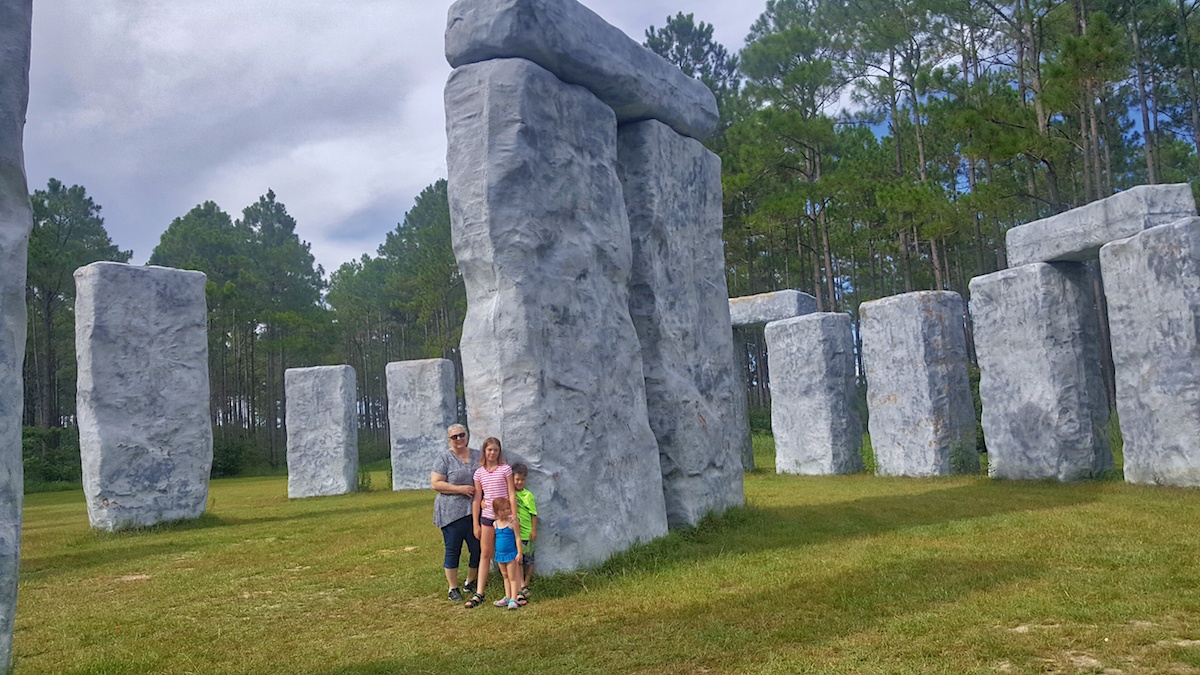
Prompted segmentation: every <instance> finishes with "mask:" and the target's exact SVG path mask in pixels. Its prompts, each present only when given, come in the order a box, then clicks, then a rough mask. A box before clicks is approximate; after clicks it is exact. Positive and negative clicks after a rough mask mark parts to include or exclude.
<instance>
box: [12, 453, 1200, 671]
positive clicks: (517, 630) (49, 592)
mask: <svg viewBox="0 0 1200 675" xmlns="http://www.w3.org/2000/svg"><path fill="white" fill-rule="evenodd" d="M770 451H771V449H770V447H769V444H766V443H763V444H759V452H760V453H762V454H760V457H759V461H760V465H766V466H765V467H764V468H763V469H760V470H759V471H758V472H755V473H752V474H749V475H747V476H746V502H747V506H746V507H745V508H741V509H736V510H734V511H732V512H730V513H729V514H726V515H725V516H722V517H720V518H715V519H711V520H710V521H707V522H705V523H704V524H702V525H701V526H700V527H699V528H696V529H694V530H689V531H685V532H677V533H673V534H671V535H670V536H668V537H666V538H665V539H662V540H659V541H656V542H653V543H650V544H648V545H644V546H641V547H639V548H637V549H635V550H633V551H630V552H628V553H625V554H622V555H620V556H618V557H617V558H615V559H614V560H612V561H610V562H609V563H607V564H606V565H605V566H603V567H602V568H600V569H597V570H593V571H590V572H586V573H579V574H571V575H562V576H559V577H556V578H542V579H538V580H535V582H534V585H533V595H532V597H531V604H530V605H529V606H528V607H526V608H524V609H522V610H519V611H516V612H508V611H501V610H498V609H496V608H494V607H492V606H491V605H490V603H489V604H488V605H486V606H484V607H480V608H478V609H475V610H472V611H466V610H464V609H462V607H461V605H458V604H452V603H450V602H448V601H447V600H446V599H445V593H446V589H445V588H444V584H445V579H444V577H443V575H442V571H441V569H440V567H441V557H442V543H441V536H440V533H439V532H438V530H437V529H436V528H434V526H433V524H432V522H431V520H432V501H433V495H432V494H431V493H430V492H428V491H421V492H413V491H409V492H400V493H392V492H390V491H385V490H379V489H378V488H379V487H380V486H383V485H384V484H385V480H386V479H385V478H384V476H383V475H382V474H381V473H380V474H377V475H376V476H375V478H374V483H375V485H376V487H377V491H374V492H363V493H356V494H352V495H345V496H341V497H331V498H319V499H307V500H298V501H288V499H287V497H286V494H287V488H286V478H282V477H267V478H241V479H227V480H215V481H213V482H212V486H211V490H210V505H209V513H208V515H206V516H205V517H204V518H202V519H200V520H199V521H198V522H195V523H190V524H187V525H181V526H172V527H159V528H152V529H150V530H143V531H137V532H125V533H118V534H97V533H93V532H91V531H90V530H89V529H88V525H87V515H86V511H85V508H84V503H83V496H82V494H81V493H80V492H78V491H73V492H57V493H45V494H33V495H29V496H28V497H27V498H26V501H25V526H24V534H23V542H22V551H21V554H22V560H21V583H20V597H19V600H18V608H17V616H16V633H15V644H14V664H15V668H16V672H17V673H160V672H169V673H225V672H229V673H243V672H244V673H274V672H280V673H331V674H332V673H393V672H406V673H407V672H416V673H422V672H427V673H467V672H470V673H491V672H531V673H540V672H546V673H587V672H603V673H625V672H653V673H656V674H667V673H742V672H754V673H889V674H890V673H1200V534H1198V530H1197V527H1196V524H1197V523H1198V522H1200V490H1180V489H1171V488H1153V487H1141V486H1130V485H1125V484H1123V483H1121V482H1117V481H1100V482H1092V483H1084V484H1076V485H1059V484H1055V483H1047V482H1033V483H1017V482H998V481H991V480H988V479H987V478H985V477H981V476H980V477H976V476H971V477H960V478H947V479H936V480H913V479H892V478H877V477H873V476H868V475H856V476H845V477H830V478H801V477H785V476H777V475H775V474H774V473H773V469H772V468H771V467H770V464H771V456H770V454H768V453H769V452H770ZM533 487H534V488H536V486H533ZM464 561H465V558H464ZM501 588H502V586H500V585H499V584H496V585H494V586H493V587H492V588H491V589H490V590H491V593H489V596H490V597H489V599H494V598H495V597H497V593H498V592H499V591H500V590H501Z"/></svg>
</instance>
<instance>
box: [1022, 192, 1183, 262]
mask: <svg viewBox="0 0 1200 675" xmlns="http://www.w3.org/2000/svg"><path fill="white" fill-rule="evenodd" d="M1194 215H1196V199H1195V197H1193V196H1192V188H1191V186H1190V185H1188V184H1187V183H1178V184H1175V185H1139V186H1137V187H1134V188H1130V189H1128V190H1125V191H1124V192H1118V193H1117V194H1115V195H1113V196H1111V197H1105V198H1104V199H1100V200H1097V201H1094V202H1092V203H1090V204H1085V205H1083V206H1080V207H1078V208H1074V209H1071V210H1070V211H1067V212H1065V213H1060V214H1058V215H1055V216H1050V217H1049V218H1043V219H1041V220H1035V221H1034V222H1032V223H1028V224H1025V225H1020V226H1017V227H1014V228H1012V229H1010V230H1009V231H1008V233H1007V234H1006V235H1005V244H1006V249H1007V251H1008V264H1009V266H1010V267H1019V266H1021V265H1025V264H1028V263H1035V262H1054V261H1080V262H1086V261H1088V260H1095V259H1096V256H1097V254H1098V253H1099V251H1100V247H1101V246H1103V245H1105V244H1107V243H1108V242H1110V241H1116V240H1117V239H1123V238H1125V237H1132V236H1133V235H1135V234H1137V233H1138V232H1141V231H1142V230H1145V229H1147V228H1150V227H1154V226H1156V225H1165V224H1167V223H1172V222H1175V221H1176V220H1179V219H1180V218H1186V217H1188V216H1194Z"/></svg>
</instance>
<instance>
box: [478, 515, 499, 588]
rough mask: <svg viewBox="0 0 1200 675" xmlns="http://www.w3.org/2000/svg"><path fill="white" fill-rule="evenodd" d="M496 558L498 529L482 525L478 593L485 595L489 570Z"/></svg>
mask: <svg viewBox="0 0 1200 675" xmlns="http://www.w3.org/2000/svg"><path fill="white" fill-rule="evenodd" d="M494 557H496V528H494V527H489V526H487V525H481V526H480V528H479V577H478V578H479V586H478V587H477V588H476V591H475V592H476V593H478V594H480V595H484V591H485V589H486V588H487V578H488V570H490V569H491V567H492V558H494Z"/></svg>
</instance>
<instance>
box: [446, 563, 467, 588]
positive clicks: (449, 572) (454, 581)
mask: <svg viewBox="0 0 1200 675" xmlns="http://www.w3.org/2000/svg"><path fill="white" fill-rule="evenodd" d="M445 569H446V583H447V584H450V585H449V586H447V588H458V568H457V567H455V568H449V567H447V568H445ZM468 577H469V575H468Z"/></svg>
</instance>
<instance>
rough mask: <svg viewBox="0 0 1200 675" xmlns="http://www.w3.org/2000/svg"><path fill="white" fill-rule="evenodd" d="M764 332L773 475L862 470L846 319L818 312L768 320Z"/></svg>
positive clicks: (851, 349)
mask: <svg viewBox="0 0 1200 675" xmlns="http://www.w3.org/2000/svg"><path fill="white" fill-rule="evenodd" d="M764 332H765V334H766V339H767V352H768V354H769V358H770V359H771V429H772V430H774V432H775V471H776V473H797V474H803V475H807V476H819V475H827V474H839V473H855V472H858V471H862V470H863V462H862V456H861V455H860V454H859V452H858V450H859V448H860V447H861V446H862V418H861V417H860V416H859V414H858V392H857V391H856V389H855V363H854V335H853V333H852V331H851V321H850V315H848V314H842V313H831V312H821V313H818V314H809V315H807V316H801V317H796V318H793V319H785V320H783V321H773V322H771V323H768V324H767V326H766V329H765V330H764Z"/></svg>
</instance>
